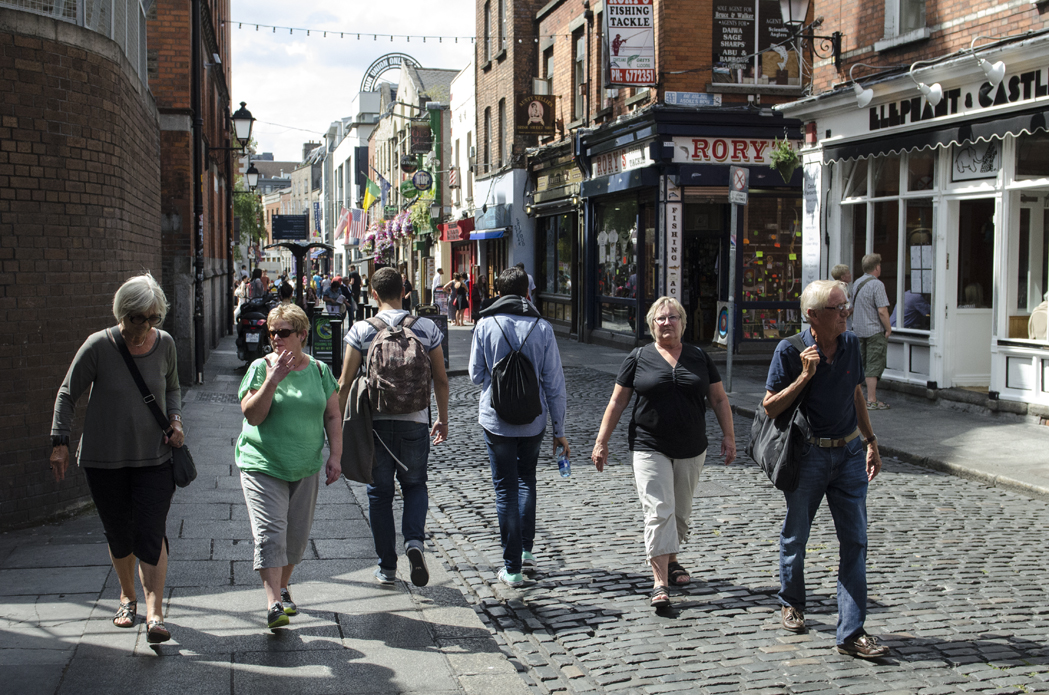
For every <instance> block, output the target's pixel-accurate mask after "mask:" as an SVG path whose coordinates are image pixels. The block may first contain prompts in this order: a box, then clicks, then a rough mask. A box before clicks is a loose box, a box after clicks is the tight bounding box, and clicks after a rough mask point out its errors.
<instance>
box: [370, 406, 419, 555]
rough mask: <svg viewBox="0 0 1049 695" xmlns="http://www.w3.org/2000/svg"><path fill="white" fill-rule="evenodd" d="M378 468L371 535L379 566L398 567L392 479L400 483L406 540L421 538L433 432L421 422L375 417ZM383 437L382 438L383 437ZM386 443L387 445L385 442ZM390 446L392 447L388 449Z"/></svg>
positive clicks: (374, 473)
mask: <svg viewBox="0 0 1049 695" xmlns="http://www.w3.org/2000/svg"><path fill="white" fill-rule="evenodd" d="M374 429H375V434H374V435H373V436H374V437H375V468H374V469H373V470H372V484H371V485H369V486H368V516H369V518H370V520H371V524H372V538H374V539H375V552H376V554H377V555H378V556H379V566H380V567H382V568H383V569H386V570H391V571H393V570H396V569H397V530H396V529H395V528H394V523H393V492H394V491H393V479H394V477H395V476H396V478H397V482H399V483H400V484H401V497H402V498H403V499H404V511H403V513H402V515H401V534H402V535H403V536H404V541H405V542H406V543H407V542H408V541H419V542H422V541H423V538H424V535H423V534H424V532H425V528H426V510H427V509H428V507H429V497H428V496H427V494H426V463H427V460H428V459H429V457H430V433H429V431H428V430H427V428H426V425H425V424H424V423H421V422H405V421H402V420H376V421H375V424H374ZM380 439H381V441H380ZM383 443H385V444H386V446H383ZM386 447H389V448H390V451H387V450H386ZM390 452H393V455H394V456H396V457H397V458H398V459H400V461H401V463H403V464H404V465H405V466H407V467H408V470H407V471H405V470H404V469H403V468H401V467H400V466H398V465H397V463H396V462H395V461H394V460H393V456H391V455H390Z"/></svg>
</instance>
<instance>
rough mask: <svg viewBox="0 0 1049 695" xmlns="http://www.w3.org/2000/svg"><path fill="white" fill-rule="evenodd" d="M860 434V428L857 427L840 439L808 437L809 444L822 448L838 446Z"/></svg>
mask: <svg viewBox="0 0 1049 695" xmlns="http://www.w3.org/2000/svg"><path fill="white" fill-rule="evenodd" d="M858 436H860V428H859V427H857V428H856V431H855V432H853V433H852V434H850V435H849V436H848V437H844V438H842V439H830V438H828V437H809V444H815V445H816V446H818V447H823V448H832V449H836V448H840V447H843V446H845V445H846V444H848V443H849V442H851V441H852V440H853V439H855V438H856V437H858Z"/></svg>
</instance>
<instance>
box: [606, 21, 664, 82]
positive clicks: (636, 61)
mask: <svg viewBox="0 0 1049 695" xmlns="http://www.w3.org/2000/svg"><path fill="white" fill-rule="evenodd" d="M653 5H654V0H605V4H604V12H602V15H603V17H604V25H605V26H604V30H605V31H604V44H605V55H606V56H607V57H608V85H609V86H618V87H630V86H635V87H644V86H647V85H654V84H656V41H655V24H654V23H653V21H652V20H653V12H652V9H653Z"/></svg>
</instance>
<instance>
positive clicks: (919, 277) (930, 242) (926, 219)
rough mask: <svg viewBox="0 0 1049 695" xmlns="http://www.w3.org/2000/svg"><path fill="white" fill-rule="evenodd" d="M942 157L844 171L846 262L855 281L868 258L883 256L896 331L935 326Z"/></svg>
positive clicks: (855, 164) (878, 161)
mask: <svg viewBox="0 0 1049 695" xmlns="http://www.w3.org/2000/svg"><path fill="white" fill-rule="evenodd" d="M935 189H936V153H935V152H932V151H923V152H908V153H904V154H900V155H882V156H879V157H872V158H869V159H857V160H853V161H850V162H845V163H844V164H843V166H842V180H841V190H842V203H841V262H842V263H845V264H846V265H848V266H849V267H850V268H851V269H852V278H853V282H854V284H855V281H856V280H858V279H859V278H860V276H862V275H863V270H862V267H861V262H862V259H863V257H864V256H865V255H867V254H870V253H876V254H879V255H880V256H881V276H880V278H879V279H880V280H881V281H882V282H883V283H884V284H885V293H886V294H887V295H888V298H889V316H890V317H891V319H892V323H893V326H894V330H897V329H905V330H908V331H918V332H927V331H929V330H930V329H931V328H932V326H933V323H934V317H933V312H932V310H931V307H932V305H933V301H932V300H933V282H934V280H935V264H934V243H935V242H934V239H935V231H934V230H935V226H934V224H933V201H932V197H931V195H932V193H933V191H935Z"/></svg>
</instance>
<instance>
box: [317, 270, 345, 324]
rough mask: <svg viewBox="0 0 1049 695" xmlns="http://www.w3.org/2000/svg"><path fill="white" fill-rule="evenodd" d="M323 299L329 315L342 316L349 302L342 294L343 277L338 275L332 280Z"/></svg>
mask: <svg viewBox="0 0 1049 695" xmlns="http://www.w3.org/2000/svg"><path fill="white" fill-rule="evenodd" d="M322 297H323V299H324V306H325V307H326V308H327V310H328V313H329V314H332V315H334V316H342V314H343V312H344V311H345V309H346V305H347V303H348V302H349V300H347V299H346V296H345V295H343V293H342V276H340V275H336V276H335V277H333V278H332V279H331V284H330V285H328V289H326V290H324V294H323V295H322Z"/></svg>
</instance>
